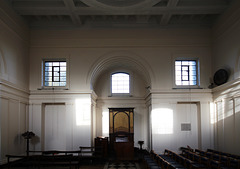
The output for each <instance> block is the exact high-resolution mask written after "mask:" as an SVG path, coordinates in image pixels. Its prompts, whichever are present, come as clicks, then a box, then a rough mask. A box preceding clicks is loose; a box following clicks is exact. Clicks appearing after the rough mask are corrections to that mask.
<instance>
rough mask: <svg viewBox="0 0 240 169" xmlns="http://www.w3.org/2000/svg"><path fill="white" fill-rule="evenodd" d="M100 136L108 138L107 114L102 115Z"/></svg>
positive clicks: (106, 112)
mask: <svg viewBox="0 0 240 169" xmlns="http://www.w3.org/2000/svg"><path fill="white" fill-rule="evenodd" d="M102 135H103V136H105V137H109V112H108V111H105V112H103V113H102Z"/></svg>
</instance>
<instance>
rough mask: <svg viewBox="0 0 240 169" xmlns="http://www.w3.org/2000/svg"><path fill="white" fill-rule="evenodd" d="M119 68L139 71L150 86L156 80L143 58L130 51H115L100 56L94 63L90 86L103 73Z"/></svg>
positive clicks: (91, 70) (88, 78)
mask: <svg viewBox="0 0 240 169" xmlns="http://www.w3.org/2000/svg"><path fill="white" fill-rule="evenodd" d="M119 68H124V69H128V70H132V71H135V72H138V73H139V74H140V75H141V76H142V78H143V80H144V81H145V82H146V83H147V85H148V86H151V84H152V81H153V80H154V75H153V73H152V69H151V67H150V66H149V65H148V64H147V62H146V61H145V60H144V59H143V58H141V57H139V56H138V55H136V54H135V53H132V52H129V51H114V52H110V53H107V54H105V55H104V56H102V57H100V58H99V59H98V60H97V61H96V62H95V63H94V64H93V66H92V67H91V69H90V71H89V73H88V76H87V84H90V88H91V89H93V86H94V84H95V83H96V80H97V79H98V77H99V76H100V75H101V74H102V73H104V72H106V71H110V70H112V69H115V70H116V69H119Z"/></svg>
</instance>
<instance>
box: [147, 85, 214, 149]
mask: <svg viewBox="0 0 240 169" xmlns="http://www.w3.org/2000/svg"><path fill="white" fill-rule="evenodd" d="M211 101H212V98H211V91H210V90H196V89H195V90H191V91H189V90H182V91H179V92H171V93H170V92H169V93H164V92H162V93H155V94H153V95H152V111H155V110H158V109H169V110H171V111H172V113H173V119H168V120H170V121H171V120H173V132H172V133H166V134H156V133H155V134H154V133H153V134H152V144H153V147H152V149H154V150H155V151H156V152H158V153H163V152H164V150H165V149H166V148H168V149H171V150H173V151H175V152H179V148H180V147H186V146H187V145H189V146H190V147H192V148H199V149H203V150H206V149H207V148H211V147H213V143H214V140H213V137H212V134H213V132H212V130H213V126H211V125H210V106H209V104H210V103H211ZM191 102H193V103H194V104H195V103H197V106H196V108H197V107H199V108H200V109H199V110H197V111H198V113H199V115H197V117H196V114H195V115H194V114H193V112H192V111H191V110H186V111H189V113H190V114H188V115H187V114H186V112H182V111H183V110H181V109H179V108H178V106H179V104H181V103H184V104H185V105H188V107H189V109H190V105H189V103H191ZM193 109H194V108H193ZM181 113H183V114H185V115H187V117H186V121H184V120H183V119H182V118H181V115H180V114H181ZM199 116H200V117H199ZM191 118H196V119H197V120H198V124H197V128H194V126H195V125H196V124H192V130H193V131H194V130H197V133H198V135H197V136H195V135H194V133H191V132H193V131H189V132H182V131H180V126H179V125H177V124H181V123H184V122H191V123H192V122H194V121H193V120H191ZM206 128H207V129H206ZM152 131H154V129H152ZM183 135H186V138H185V139H184V138H183V137H182V136H183ZM187 138H189V139H190V140H189V139H187ZM194 140H195V141H194ZM196 140H197V141H196Z"/></svg>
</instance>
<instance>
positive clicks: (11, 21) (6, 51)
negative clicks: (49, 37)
mask: <svg viewBox="0 0 240 169" xmlns="http://www.w3.org/2000/svg"><path fill="white" fill-rule="evenodd" d="M28 38H29V37H28V29H27V27H26V25H25V24H24V23H23V21H22V20H21V19H20V18H18V17H17V16H16V15H15V14H14V12H13V11H11V9H9V8H8V6H6V5H4V2H3V1H0V140H1V141H0V150H1V153H0V164H3V163H6V161H7V159H6V155H7V154H11V155H23V154H25V151H26V141H25V140H24V139H23V137H22V136H21V134H22V133H24V132H26V130H27V128H28V126H27V118H28V94H29V92H28V88H29V67H28V64H29V57H28V56H29V53H28V49H29V48H28V47H29V46H28V45H29V44H28V42H29V41H28V40H29V39H28Z"/></svg>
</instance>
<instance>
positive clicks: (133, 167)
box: [104, 162, 139, 169]
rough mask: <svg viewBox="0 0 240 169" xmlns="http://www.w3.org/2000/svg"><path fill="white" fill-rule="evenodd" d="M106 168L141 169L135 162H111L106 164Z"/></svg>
mask: <svg viewBox="0 0 240 169" xmlns="http://www.w3.org/2000/svg"><path fill="white" fill-rule="evenodd" d="M104 169H139V166H138V164H136V163H134V162H118V163H112V162H109V163H107V164H106V165H105V167H104Z"/></svg>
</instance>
